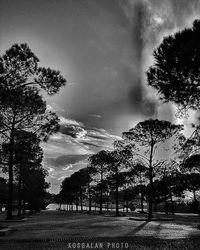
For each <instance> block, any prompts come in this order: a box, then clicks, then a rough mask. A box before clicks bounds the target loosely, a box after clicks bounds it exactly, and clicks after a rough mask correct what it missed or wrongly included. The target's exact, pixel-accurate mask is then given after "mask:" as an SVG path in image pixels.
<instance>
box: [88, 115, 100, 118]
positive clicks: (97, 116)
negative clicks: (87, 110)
mask: <svg viewBox="0 0 200 250" xmlns="http://www.w3.org/2000/svg"><path fill="white" fill-rule="evenodd" d="M90 116H91V117H94V118H102V116H101V115H99V114H91V115H90Z"/></svg>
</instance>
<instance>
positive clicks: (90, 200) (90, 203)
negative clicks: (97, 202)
mask: <svg viewBox="0 0 200 250" xmlns="http://www.w3.org/2000/svg"><path fill="white" fill-rule="evenodd" d="M91 211H92V197H91V195H90V194H89V213H91Z"/></svg>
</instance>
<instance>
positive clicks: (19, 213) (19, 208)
mask: <svg viewBox="0 0 200 250" xmlns="http://www.w3.org/2000/svg"><path fill="white" fill-rule="evenodd" d="M21 182H22V166H21V164H20V165H19V183H18V216H21V206H22V198H21Z"/></svg>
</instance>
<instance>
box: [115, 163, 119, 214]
mask: <svg viewBox="0 0 200 250" xmlns="http://www.w3.org/2000/svg"><path fill="white" fill-rule="evenodd" d="M116 216H119V179H118V168H117V167H116Z"/></svg>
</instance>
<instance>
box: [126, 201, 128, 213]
mask: <svg viewBox="0 0 200 250" xmlns="http://www.w3.org/2000/svg"><path fill="white" fill-rule="evenodd" d="M126 212H127V213H128V200H127V201H126Z"/></svg>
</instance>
